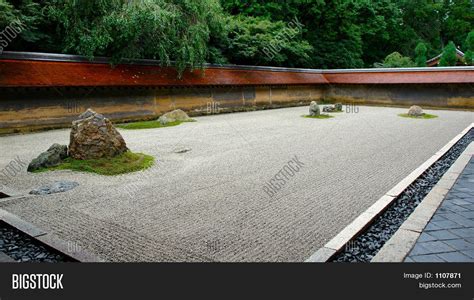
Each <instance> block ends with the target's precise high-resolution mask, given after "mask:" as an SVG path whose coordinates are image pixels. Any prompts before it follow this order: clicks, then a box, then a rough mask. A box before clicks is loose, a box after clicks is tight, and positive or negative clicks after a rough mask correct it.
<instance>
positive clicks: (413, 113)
mask: <svg viewBox="0 0 474 300" xmlns="http://www.w3.org/2000/svg"><path fill="white" fill-rule="evenodd" d="M424 114H425V113H424V112H423V109H421V107H419V106H417V105H413V106H412V107H410V109H409V110H408V115H409V116H410V117H422V116H423V115H424Z"/></svg>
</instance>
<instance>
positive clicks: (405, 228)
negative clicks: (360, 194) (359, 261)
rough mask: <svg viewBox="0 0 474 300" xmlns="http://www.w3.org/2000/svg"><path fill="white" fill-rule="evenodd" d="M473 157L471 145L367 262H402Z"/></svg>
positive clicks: (473, 146)
mask: <svg viewBox="0 0 474 300" xmlns="http://www.w3.org/2000/svg"><path fill="white" fill-rule="evenodd" d="M473 155H474V142H471V144H469V146H468V147H467V148H466V150H464V152H463V153H462V154H461V155H460V156H459V158H458V159H457V160H456V161H455V162H454V164H453V165H452V166H451V167H450V168H449V169H448V171H446V173H445V174H444V175H443V177H441V179H440V180H439V181H438V183H436V185H435V186H434V187H433V189H432V190H431V191H430V192H429V194H428V195H426V197H425V198H424V199H423V201H421V203H420V204H418V206H417V207H416V209H415V211H414V212H413V213H412V214H411V215H410V216H409V217H408V219H406V220H405V222H403V224H402V226H400V228H399V229H398V230H397V231H396V232H395V234H394V235H393V236H392V237H391V238H390V239H389V240H388V241H387V242H386V243H385V245H384V246H383V247H382V249H380V251H379V252H378V253H377V255H375V256H374V257H373V258H372V260H371V261H370V262H403V261H404V259H405V257H406V256H407V255H408V254H409V253H410V251H411V249H412V248H413V246H414V245H415V243H416V241H417V240H418V238H419V237H420V235H421V233H422V232H423V229H424V228H425V226H426V225H427V224H428V222H429V221H430V220H431V218H432V217H433V215H434V214H435V212H436V211H437V210H438V207H439V206H440V205H441V203H442V202H443V200H444V198H445V197H446V195H447V194H448V192H449V190H450V189H451V188H452V187H453V185H454V183H455V182H456V180H457V179H458V177H459V176H460V175H461V173H462V171H463V170H464V168H465V167H466V165H467V164H468V163H469V161H470V160H471V157H472V156H473Z"/></svg>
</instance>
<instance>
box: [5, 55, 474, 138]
mask: <svg viewBox="0 0 474 300" xmlns="http://www.w3.org/2000/svg"><path fill="white" fill-rule="evenodd" d="M313 100H316V101H323V100H324V101H327V102H343V103H358V104H369V105H392V106H410V105H414V104H418V105H421V106H424V107H431V108H449V109H469V110H474V68H473V67H455V68H413V69H357V70H310V69H288V68H272V67H251V66H213V65H208V66H206V69H205V70H203V71H202V72H201V71H199V70H195V71H188V72H186V73H185V74H183V77H182V78H178V77H177V74H176V71H175V70H174V69H173V68H172V67H161V66H160V65H159V64H158V63H157V62H156V61H130V62H127V64H121V65H117V66H114V67H112V66H111V65H110V64H109V63H108V61H107V59H96V60H94V61H89V60H87V59H86V58H83V57H77V56H70V55H57V54H42V53H14V52H11V53H7V52H4V53H3V54H2V55H0V134H2V133H12V132H22V131H30V130H39V129H45V128H58V127H65V126H69V125H70V123H71V122H72V120H74V118H75V117H76V116H77V115H79V114H80V113H81V112H83V111H85V110H86V109H87V108H92V109H94V110H96V111H98V112H100V113H103V114H104V115H106V116H107V117H109V118H111V119H112V120H114V121H116V122H122V121H132V120H147V119H156V118H158V117H159V116H160V115H161V114H163V113H164V112H167V111H170V110H173V109H176V108H181V109H183V110H186V111H187V112H189V113H190V114H191V115H203V114H212V113H219V112H233V111H247V110H254V109H264V108H277V107H286V106H296V105H307V104H308V103H309V102H310V101H313Z"/></svg>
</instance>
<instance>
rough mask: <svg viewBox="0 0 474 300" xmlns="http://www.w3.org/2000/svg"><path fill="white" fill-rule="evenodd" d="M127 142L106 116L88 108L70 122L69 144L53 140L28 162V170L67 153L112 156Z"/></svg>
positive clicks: (57, 160)
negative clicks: (52, 142) (54, 142)
mask: <svg viewBox="0 0 474 300" xmlns="http://www.w3.org/2000/svg"><path fill="white" fill-rule="evenodd" d="M127 150H128V148H127V145H126V143H125V140H124V139H123V137H122V136H121V135H120V133H119V132H118V131H117V129H115V127H114V126H113V125H112V122H110V120H109V119H107V118H105V117H104V116H103V115H101V114H98V113H96V112H95V111H93V110H91V109H88V110H87V111H86V112H84V113H83V114H81V115H80V116H79V118H78V119H77V120H76V121H74V122H72V130H71V135H70V142H69V148H68V146H66V145H59V144H54V145H52V146H51V147H50V148H49V149H48V150H47V151H46V152H43V153H41V154H40V155H39V156H38V157H37V158H35V159H33V160H32V161H31V163H30V164H29V165H28V171H29V172H32V171H36V170H39V169H42V168H49V167H55V166H58V165H59V164H61V162H63V160H64V159H65V158H67V157H72V158H75V159H80V160H87V159H97V158H102V157H114V156H117V155H119V154H122V153H124V152H125V151H127Z"/></svg>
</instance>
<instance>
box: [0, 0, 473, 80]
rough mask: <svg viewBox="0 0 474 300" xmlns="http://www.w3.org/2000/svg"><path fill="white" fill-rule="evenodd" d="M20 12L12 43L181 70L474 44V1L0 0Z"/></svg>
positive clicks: (10, 16) (4, 16) (329, 63)
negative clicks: (293, 29)
mask: <svg viewBox="0 0 474 300" xmlns="http://www.w3.org/2000/svg"><path fill="white" fill-rule="evenodd" d="M295 18H296V19H295ZM17 19H18V20H20V21H21V22H22V23H23V24H25V25H26V26H25V30H24V31H22V33H21V34H20V37H19V38H16V39H15V40H14V41H12V42H11V43H10V44H9V45H8V50H21V51H40V52H59V53H70V54H81V55H86V56H88V57H91V58H92V57H94V56H109V57H112V59H113V62H119V61H120V60H121V59H122V58H149V59H159V60H160V61H161V62H162V64H163V65H170V64H171V62H172V61H175V62H176V66H177V69H178V71H179V73H182V72H183V71H184V70H185V69H186V68H190V69H193V68H202V66H203V63H204V62H211V63H219V64H224V63H237V64H260V65H274V66H288V67H307V68H358V67H363V66H372V65H374V63H375V62H379V61H382V60H384V58H385V57H386V56H387V54H390V53H393V52H398V53H400V54H401V56H402V57H408V56H413V50H414V49H415V47H416V46H417V44H419V43H420V42H423V43H424V44H425V46H426V51H424V50H423V49H422V48H420V49H418V48H417V49H418V50H419V51H416V55H415V61H416V65H422V58H423V56H425V57H426V58H431V57H434V56H436V55H438V54H439V53H440V52H441V51H442V47H443V45H445V44H447V43H448V41H453V42H454V43H455V45H461V46H462V49H464V51H466V56H467V58H469V57H472V54H469V50H470V51H471V52H473V51H474V50H472V49H470V48H469V47H470V46H469V45H468V44H469V43H468V41H467V40H466V36H467V35H468V33H469V32H470V31H472V29H473V27H474V26H473V25H474V10H473V9H472V3H471V0H439V1H432V0H377V1H372V0H287V1H279V0H278V1H277V0H274V1H266V0H143V1H137V0H131V1H130V0H97V1H88V0H66V1H65V0H45V1H39V0H8V1H7V0H0V28H4V27H5V26H7V25H8V24H9V23H10V22H12V21H13V20H17ZM294 20H298V24H300V25H299V27H298V32H297V34H295V35H289V34H288V27H289V25H288V24H290V22H294ZM289 37H290V38H289ZM275 41H278V43H275ZM269 45H272V46H273V49H274V50H275V51H270V52H268V51H267V50H268V46H269ZM266 49H267V50H266ZM422 50H423V51H422ZM424 52H425V53H424ZM265 53H267V55H266V54H265ZM269 53H270V54H269ZM423 53H424V55H423ZM402 60H403V62H402V63H401V64H392V65H406V64H407V61H406V60H404V59H402ZM378 65H380V64H378Z"/></svg>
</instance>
